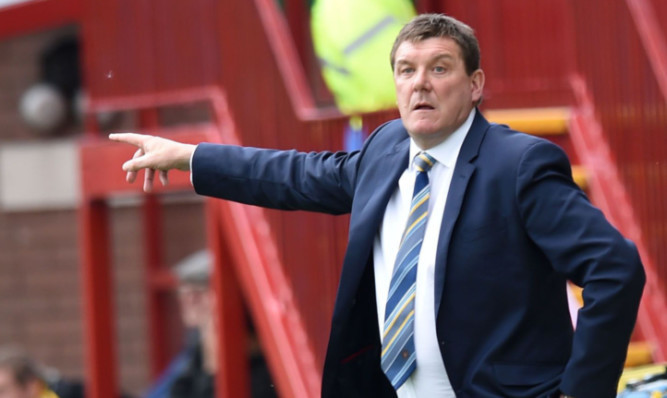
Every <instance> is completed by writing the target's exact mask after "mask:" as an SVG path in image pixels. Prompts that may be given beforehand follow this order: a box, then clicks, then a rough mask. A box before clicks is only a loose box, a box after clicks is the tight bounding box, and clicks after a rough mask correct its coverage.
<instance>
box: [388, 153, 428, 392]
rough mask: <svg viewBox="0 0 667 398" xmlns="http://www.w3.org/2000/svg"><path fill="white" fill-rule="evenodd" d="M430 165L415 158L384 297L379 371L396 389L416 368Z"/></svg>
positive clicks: (425, 158) (423, 157)
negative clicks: (412, 181) (411, 188)
mask: <svg viewBox="0 0 667 398" xmlns="http://www.w3.org/2000/svg"><path fill="white" fill-rule="evenodd" d="M434 163H435V159H433V158H432V157H431V156H430V155H429V154H427V153H426V152H422V153H420V154H419V155H418V156H416V157H415V160H414V166H415V168H416V169H417V179H416V181H415V190H414V193H413V194H412V204H411V206H410V215H409V216H408V223H407V226H406V227H405V232H403V237H402V238H401V245H400V247H399V248H398V254H397V255H396V263H395V264H394V272H393V275H392V277H391V284H390V285H389V294H388V295H387V297H388V298H387V307H386V309H385V316H384V334H383V338H382V370H383V371H384V373H385V374H386V375H387V378H388V379H389V381H390V382H391V384H392V385H393V386H394V388H395V389H397V390H398V388H399V387H400V386H401V385H403V383H404V382H405V380H407V378H408V377H410V375H411V374H412V372H413V371H414V370H415V368H416V366H417V364H416V355H415V342H414V319H415V292H416V286H417V262H418V261H419V251H420V249H421V247H422V241H423V240H424V231H425V230H426V220H427V217H428V199H429V196H430V187H429V183H428V171H429V170H430V169H431V167H432V166H433V164H434Z"/></svg>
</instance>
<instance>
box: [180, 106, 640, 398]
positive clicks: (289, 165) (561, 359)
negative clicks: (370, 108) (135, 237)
mask: <svg viewBox="0 0 667 398" xmlns="http://www.w3.org/2000/svg"><path fill="white" fill-rule="evenodd" d="M408 147H409V137H408V134H407V132H406V130H405V128H404V126H403V124H402V122H401V121H400V120H394V121H390V122H388V123H386V124H384V125H382V126H381V127H379V128H378V129H377V130H376V131H375V132H374V133H373V134H372V135H371V137H370V138H369V139H368V140H367V142H366V143H365V144H364V146H363V148H362V150H361V151H358V152H351V153H343V152H340V153H330V152H323V153H301V152H297V151H275V150H267V149H257V148H243V147H236V146H224V145H212V144H200V145H199V146H198V147H197V149H196V151H195V154H194V157H193V163H192V168H193V170H192V172H193V174H192V175H193V183H194V187H195V190H196V191H197V192H198V193H200V194H204V195H209V196H215V197H219V198H224V199H230V200H234V201H239V202H243V203H249V204H253V205H259V206H265V207H271V208H278V209H299V210H312V211H318V212H326V213H332V214H341V213H351V218H350V231H349V243H348V248H347V252H346V255H345V260H344V264H343V269H342V274H341V279H340V285H339V289H338V294H337V297H336V304H335V309H334V314H333V319H332V325H331V334H330V339H329V346H328V350H327V356H326V360H325V367H324V375H323V387H322V395H323V396H324V397H346V398H349V397H364V398H366V397H394V396H395V392H394V391H393V390H392V388H391V386H390V385H389V383H388V381H387V379H386V378H385V376H384V374H383V373H382V370H381V368H380V350H381V346H380V338H379V334H380V333H379V330H378V325H377V316H376V311H377V310H376V304H375V288H374V276H373V266H372V261H373V258H372V257H373V256H372V247H373V239H374V238H375V236H376V233H377V231H378V227H379V225H380V222H381V221H382V217H383V214H384V210H385V207H386V205H387V202H388V200H389V198H390V196H391V195H392V193H393V192H394V191H395V190H396V188H397V182H398V179H399V176H400V175H401V173H402V172H403V171H404V170H405V169H406V167H407V166H408ZM567 279H569V280H572V281H573V282H574V283H576V284H577V285H579V286H583V287H584V290H583V297H584V302H585V306H584V308H583V309H582V310H581V311H580V313H579V320H578V324H577V329H576V333H574V332H573V329H572V326H571V321H570V317H569V314H568V306H567V298H566V284H565V281H566V280H567ZM644 280H645V276H644V272H643V268H642V265H641V261H640V259H639V255H638V253H637V250H636V248H635V246H634V245H633V244H632V243H631V242H629V241H627V240H626V239H624V238H623V236H621V234H620V233H619V232H618V231H617V230H616V229H615V228H614V227H612V226H611V225H610V224H609V223H608V222H607V220H606V219H605V217H604V216H603V215H602V213H601V212H600V211H599V210H598V209H596V208H595V207H593V206H592V205H591V204H590V202H589V201H588V199H587V198H586V196H585V194H584V193H583V192H582V191H581V190H580V189H579V188H578V187H577V186H576V184H575V183H574V182H573V180H572V177H571V170H570V164H569V161H568V159H567V156H566V155H565V154H564V152H563V151H562V150H561V149H560V148H559V147H557V146H556V145H554V144H552V143H550V142H548V141H546V140H543V139H540V138H537V137H533V136H529V135H526V134H523V133H519V132H516V131H513V130H511V129H509V128H507V127H506V126H501V125H496V124H489V123H488V122H487V121H486V120H485V119H484V117H483V116H482V115H481V113H479V112H478V113H477V115H476V117H475V119H474V122H473V125H472V127H471V129H470V131H469V132H468V135H467V137H466V139H465V141H464V143H463V146H462V148H461V152H460V154H459V157H458V160H457V162H456V167H455V169H454V174H453V177H452V182H451V186H450V189H449V194H448V197H447V202H446V205H445V212H444V216H443V220H442V228H441V231H440V238H439V242H438V251H437V254H436V274H435V311H436V332H437V336H438V341H439V343H440V347H439V348H440V352H441V354H442V358H443V361H444V364H445V367H446V369H447V373H448V376H449V379H450V381H451V384H452V387H453V388H454V390H455V392H456V395H457V397H474V398H482V397H531V398H534V397H542V396H549V395H551V394H554V393H556V392H557V391H559V390H560V391H563V392H565V393H567V394H569V395H573V396H575V397H583V398H591V397H613V396H615V391H616V382H617V380H618V377H619V376H620V373H621V371H622V366H623V361H624V359H625V355H626V349H627V344H628V341H629V338H630V334H631V332H632V329H633V326H634V323H635V319H636V313H637V308H638V305H639V299H640V296H641V292H642V289H643V285H644Z"/></svg>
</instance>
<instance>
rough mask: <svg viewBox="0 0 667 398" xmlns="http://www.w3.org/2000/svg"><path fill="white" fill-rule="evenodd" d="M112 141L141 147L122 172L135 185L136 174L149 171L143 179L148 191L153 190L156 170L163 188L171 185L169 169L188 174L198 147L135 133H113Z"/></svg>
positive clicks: (125, 164)
mask: <svg viewBox="0 0 667 398" xmlns="http://www.w3.org/2000/svg"><path fill="white" fill-rule="evenodd" d="M109 139H110V140H112V141H116V142H124V143H126V144H130V145H134V146H136V147H137V148H139V149H137V151H136V152H135V153H134V156H132V159H130V160H128V161H127V162H125V163H124V164H123V170H125V171H126V172H127V177H126V178H127V181H128V182H130V183H132V182H134V180H135V179H136V178H137V172H138V171H139V170H141V169H146V176H145V178H144V191H146V192H150V191H152V190H153V180H154V178H155V171H158V172H159V175H160V182H162V185H167V184H168V183H169V179H168V175H167V173H168V172H169V170H172V169H177V170H182V171H189V170H190V158H191V157H192V153H193V152H194V150H195V148H196V145H191V144H184V143H181V142H176V141H172V140H168V139H166V138H161V137H154V136H152V135H143V134H135V133H121V134H110V135H109Z"/></svg>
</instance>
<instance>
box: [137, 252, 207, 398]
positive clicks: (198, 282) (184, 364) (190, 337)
mask: <svg viewBox="0 0 667 398" xmlns="http://www.w3.org/2000/svg"><path fill="white" fill-rule="evenodd" d="M173 271H174V274H175V276H176V279H177V282H178V286H177V292H176V293H177V299H178V304H179V310H180V317H181V321H182V322H183V326H184V327H185V347H184V348H183V350H182V351H181V352H180V353H179V354H178V355H177V356H176V357H175V358H174V359H173V360H172V361H171V363H170V365H169V366H168V367H167V369H166V370H165V371H164V373H163V374H162V375H161V376H160V378H159V379H158V381H157V382H156V383H155V385H154V386H153V387H151V389H150V390H149V391H148V392H147V394H146V395H145V397H146V398H165V397H173V398H178V397H192V398H197V397H210V398H212V397H214V396H215V389H214V388H215V381H214V377H213V375H214V374H215V370H216V363H215V344H216V339H215V335H216V334H215V329H214V322H213V313H214V312H213V311H214V308H213V300H214V297H213V292H212V291H211V288H210V280H211V254H210V253H209V252H208V251H206V250H201V251H198V252H196V253H193V254H191V255H190V256H188V257H186V258H185V259H183V260H182V261H180V262H179V263H178V264H177V265H176V266H175V267H174V269H173Z"/></svg>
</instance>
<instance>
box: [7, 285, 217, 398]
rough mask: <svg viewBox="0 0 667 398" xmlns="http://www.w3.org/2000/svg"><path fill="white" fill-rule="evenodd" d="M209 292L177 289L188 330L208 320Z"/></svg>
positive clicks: (198, 288)
mask: <svg viewBox="0 0 667 398" xmlns="http://www.w3.org/2000/svg"><path fill="white" fill-rule="evenodd" d="M211 296H212V292H211V290H210V289H209V288H208V287H206V286H197V285H191V284H183V285H181V286H179V288H178V301H179V304H180V307H181V318H182V320H183V324H184V325H185V327H188V328H200V327H202V325H204V324H205V323H206V322H207V321H208V320H209V319H210V318H211V314H212V311H213V310H212V308H211ZM0 398H2V397H0Z"/></svg>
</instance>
